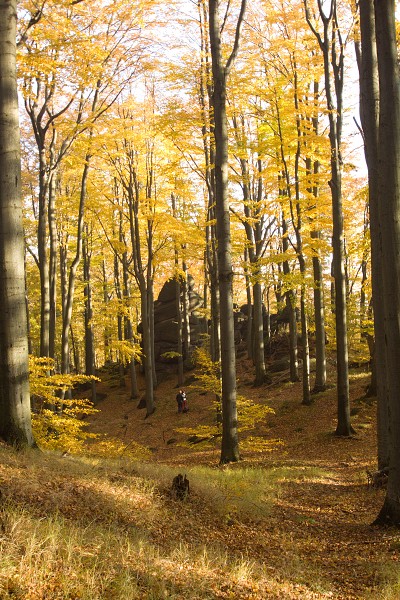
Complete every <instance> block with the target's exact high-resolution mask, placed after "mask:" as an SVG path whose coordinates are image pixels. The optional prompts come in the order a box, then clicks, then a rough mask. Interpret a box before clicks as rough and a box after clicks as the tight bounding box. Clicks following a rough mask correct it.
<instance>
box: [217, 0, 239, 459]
mask: <svg viewBox="0 0 400 600" xmlns="http://www.w3.org/2000/svg"><path fill="white" fill-rule="evenodd" d="M219 9H220V2H219V1H218V0H209V30H210V47H211V61H212V81H213V108H214V141H215V168H214V172H215V196H216V197H215V202H216V217H217V240H218V283H219V294H220V324H221V382H222V444H221V459H220V462H221V463H228V462H234V461H237V460H239V458H240V456H239V443H238V431H237V406H236V357H235V339H234V318H233V294H232V279H233V270H232V258H231V234H230V216H229V200H228V132H227V118H226V80H227V77H228V74H229V70H230V67H231V66H232V64H233V61H234V59H235V57H236V54H237V51H238V48H239V39H240V26H241V24H242V21H243V17H244V12H245V9H246V0H242V3H241V11H240V15H239V18H238V21H237V27H236V35H235V43H234V46H233V50H232V53H231V55H230V57H229V59H228V61H227V62H226V64H225V65H223V59H222V48H221V21H220V18H219Z"/></svg>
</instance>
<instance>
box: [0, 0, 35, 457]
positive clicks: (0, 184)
mask: <svg viewBox="0 0 400 600" xmlns="http://www.w3.org/2000/svg"><path fill="white" fill-rule="evenodd" d="M16 23H17V3H16V1H14V0H0V303H1V315H2V316H1V319H0V437H1V438H2V439H3V440H5V441H6V442H8V443H10V444H15V445H16V446H18V447H23V446H33V445H34V439H33V435H32V429H31V411H30V408H31V407H30V394H29V364H28V328H27V319H26V305H25V269H24V265H25V262H24V232H23V225H22V198H21V157H20V133H19V113H18V95H17V77H16V41H15V40H16Z"/></svg>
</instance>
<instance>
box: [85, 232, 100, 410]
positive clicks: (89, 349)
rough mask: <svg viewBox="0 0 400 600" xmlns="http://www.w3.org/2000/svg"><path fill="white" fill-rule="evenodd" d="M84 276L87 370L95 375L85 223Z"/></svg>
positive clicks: (95, 399)
mask: <svg viewBox="0 0 400 600" xmlns="http://www.w3.org/2000/svg"><path fill="white" fill-rule="evenodd" d="M83 277H84V280H85V287H84V290H83V293H84V319H85V372H86V375H95V345H94V331H93V323H92V321H93V301H92V284H91V253H90V252H89V227H88V225H87V224H86V225H85V237H84V239H83ZM91 386H92V402H93V404H96V401H97V398H96V381H95V380H94V379H93V380H92V382H91Z"/></svg>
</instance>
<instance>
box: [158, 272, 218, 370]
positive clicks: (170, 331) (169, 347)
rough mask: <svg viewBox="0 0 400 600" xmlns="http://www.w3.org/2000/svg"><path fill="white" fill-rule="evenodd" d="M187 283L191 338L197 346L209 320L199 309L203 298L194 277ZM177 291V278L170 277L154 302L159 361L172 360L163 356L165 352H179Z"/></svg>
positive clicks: (192, 342)
mask: <svg viewBox="0 0 400 600" xmlns="http://www.w3.org/2000/svg"><path fill="white" fill-rule="evenodd" d="M187 285H188V296H189V325H190V338H191V344H192V345H193V346H197V345H199V343H200V335H201V333H204V331H206V329H207V322H206V320H205V318H204V317H202V316H201V313H200V312H199V309H200V308H201V307H202V306H203V299H202V297H201V296H200V295H199V294H197V293H196V292H195V290H194V280H193V277H191V276H189V277H188V282H187ZM176 291H177V286H176V280H175V279H168V281H166V282H165V283H164V285H163V287H162V289H161V291H160V293H159V295H158V298H157V300H156V301H155V302H154V350H155V359H156V362H157V363H163V362H164V363H165V362H171V359H168V358H165V357H163V354H165V353H167V352H177V349H178V331H179V329H178V314H177V303H176ZM181 301H182V298H181ZM184 358H185V356H184Z"/></svg>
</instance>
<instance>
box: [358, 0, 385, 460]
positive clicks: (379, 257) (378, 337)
mask: <svg viewBox="0 0 400 600" xmlns="http://www.w3.org/2000/svg"><path fill="white" fill-rule="evenodd" d="M359 10H360V28H361V40H362V45H361V53H360V52H358V53H357V57H358V65H359V73H360V116H361V124H362V128H363V134H364V150H365V158H366V162H367V168H368V190H369V198H368V199H369V211H370V230H371V274H372V302H373V310H374V348H373V366H372V369H373V373H375V376H376V394H377V398H378V405H377V417H378V419H377V423H378V468H379V469H383V468H385V467H387V466H388V465H389V439H388V434H389V427H388V419H389V415H388V396H387V373H386V358H385V333H384V327H385V325H384V300H383V273H382V265H383V263H384V260H383V254H382V237H381V233H380V218H379V204H380V190H379V163H378V132H379V73H378V57H377V49H376V30H375V13H374V0H363V1H362V2H360V3H359Z"/></svg>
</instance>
